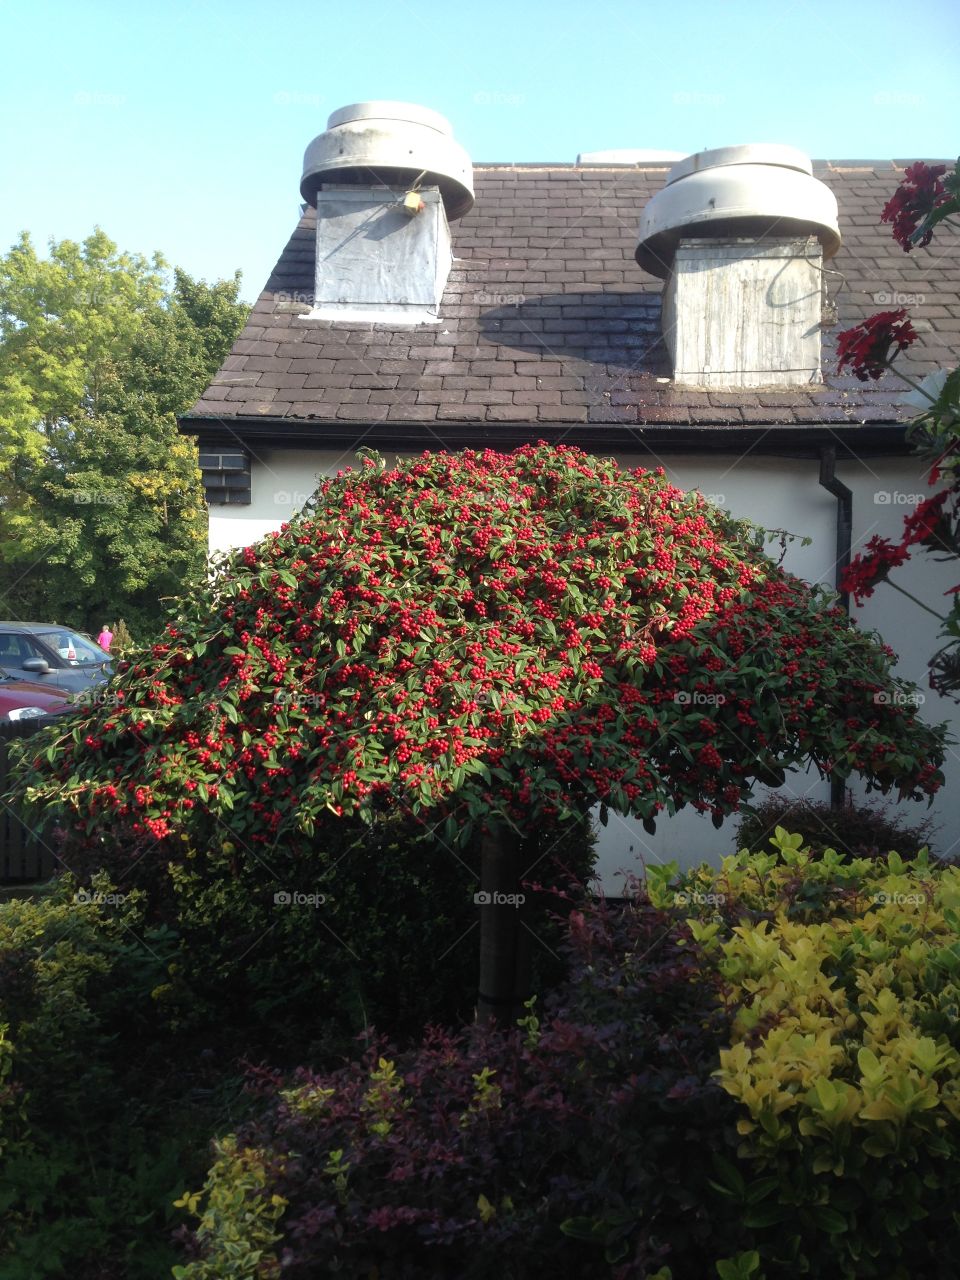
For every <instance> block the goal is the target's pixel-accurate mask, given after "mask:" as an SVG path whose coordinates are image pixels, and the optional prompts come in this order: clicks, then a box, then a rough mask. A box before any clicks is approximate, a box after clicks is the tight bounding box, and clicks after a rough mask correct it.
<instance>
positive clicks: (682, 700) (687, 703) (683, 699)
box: [673, 689, 726, 707]
mask: <svg viewBox="0 0 960 1280" xmlns="http://www.w3.org/2000/svg"><path fill="white" fill-rule="evenodd" d="M673 700H674V702H675V703H676V704H677V706H679V707H722V706H723V704H724V703H725V702H726V698H725V697H724V695H723V694H722V693H704V692H703V691H702V690H701V689H693V690H687V689H678V690H677V692H676V693H675V694H674V695H673Z"/></svg>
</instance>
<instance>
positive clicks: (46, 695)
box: [0, 673, 73, 724]
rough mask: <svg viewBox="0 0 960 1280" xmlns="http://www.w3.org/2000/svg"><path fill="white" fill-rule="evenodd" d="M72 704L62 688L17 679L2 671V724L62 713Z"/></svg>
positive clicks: (0, 703) (0, 692)
mask: <svg viewBox="0 0 960 1280" xmlns="http://www.w3.org/2000/svg"><path fill="white" fill-rule="evenodd" d="M72 705H73V703H72V702H71V700H70V696H69V694H67V693H65V692H64V691H63V690H62V689H58V688H56V687H55V686H53V685H44V684H36V683H34V681H33V680H15V679H14V678H13V677H12V676H6V675H3V673H0V724H6V723H7V721H9V720H32V719H33V718H34V717H36V716H58V715H62V714H63V712H64V711H67V710H69V708H70V707H71V706H72Z"/></svg>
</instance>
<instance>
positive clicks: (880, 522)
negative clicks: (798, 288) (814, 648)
mask: <svg viewBox="0 0 960 1280" xmlns="http://www.w3.org/2000/svg"><path fill="white" fill-rule="evenodd" d="M617 460H618V462H619V463H620V465H621V466H624V467H634V466H646V467H650V466H655V465H658V464H659V465H662V466H663V467H664V468H665V469H666V472H667V475H668V477H669V479H670V480H671V481H672V482H673V483H674V484H676V485H678V486H679V487H680V488H683V489H693V488H698V489H699V490H700V491H701V492H702V493H703V494H704V495H705V496H707V497H709V498H710V500H711V501H713V502H715V503H716V504H717V505H719V506H722V507H725V508H727V509H728V510H730V511H731V512H733V514H735V515H737V516H741V517H745V518H748V519H750V520H753V521H755V522H756V523H757V524H760V525H763V526H764V527H766V528H769V529H774V528H776V529H786V530H788V531H790V532H792V533H795V534H798V535H803V536H806V537H809V538H812V539H813V542H812V544H811V545H810V546H808V547H802V546H801V545H800V543H799V541H795V542H790V543H788V544H787V551H786V556H785V560H784V563H785V566H786V567H787V568H788V569H790V570H791V571H792V572H794V573H796V574H798V575H800V576H802V577H804V578H806V579H807V580H808V581H811V582H824V583H826V584H828V585H830V586H832V585H833V583H834V581H835V564H834V561H835V557H836V536H837V535H836V528H837V502H836V499H835V498H833V497H832V496H831V495H830V494H829V493H827V492H826V491H825V490H824V489H822V488H821V487H820V485H819V483H818V472H819V467H818V463H817V462H816V461H814V460H810V459H807V460H802V461H800V460H784V459H782V458H769V457H756V456H754V455H752V454H749V453H748V454H747V455H746V456H744V457H738V456H725V457H718V456H716V455H703V456H684V457H670V456H668V455H664V456H662V457H660V458H659V459H657V460H652V459H651V458H650V456H649V455H643V456H641V455H639V454H638V455H620V456H619V457H618V459H617ZM351 465H356V459H355V457H354V456H353V455H352V454H349V453H345V452H342V451H339V450H272V451H265V450H258V451H257V452H256V455H255V457H254V460H253V462H252V465H251V503H250V505H249V506H243V507H240V506H238V507H211V509H210V549H211V551H216V550H221V549H226V548H228V547H233V546H245V545H247V544H249V543H251V542H254V541H256V540H257V539H258V538H260V537H262V536H263V535H264V534H265V533H268V532H269V531H270V530H272V529H277V528H279V526H280V525H281V524H282V523H283V522H284V521H285V520H287V519H289V518H290V516H291V515H293V514H294V512H295V511H297V510H299V508H300V507H301V506H302V505H303V503H304V502H305V501H306V499H307V497H308V496H309V495H310V493H312V491H313V490H314V488H315V487H316V485H317V483H318V480H319V478H320V477H322V476H330V475H335V474H336V472H337V471H338V470H341V469H343V468H345V467H348V466H351ZM837 477H838V478H839V479H840V480H841V481H843V483H845V484H847V485H848V486H849V487H850V488H851V489H852V490H853V494H854V499H853V548H854V552H856V550H857V549H858V547H860V546H861V545H862V544H863V543H864V542H865V541H866V540H867V539H868V538H870V537H872V536H873V535H874V534H880V535H881V536H885V537H889V538H892V539H894V540H898V538H899V535H900V529H901V525H902V521H903V516H904V515H905V514H906V513H907V512H908V511H909V510H911V509H912V508H913V507H914V506H915V505H916V502H917V501H919V500H920V498H922V497H926V496H928V494H929V492H930V491H929V490H928V489H927V486H926V483H925V480H924V478H923V472H922V468H921V467H920V466H919V465H918V463H917V461H916V460H915V459H913V458H886V459H879V460H878V459H867V460H864V461H862V462H861V461H851V462H840V463H838V465H837ZM774 550H775V551H776V548H774ZM900 576H901V578H902V580H903V582H904V585H907V586H908V587H909V590H910V591H911V592H912V593H913V594H914V595H916V596H917V597H919V598H920V599H921V600H922V601H923V602H924V603H925V604H927V605H928V606H929V607H931V608H933V609H937V610H942V609H943V607H944V597H943V593H944V592H945V591H946V590H947V589H948V588H949V587H951V586H952V585H954V582H955V580H956V575H955V568H954V567H953V566H951V565H949V564H947V565H939V564H934V563H931V561H930V558H929V557H928V556H924V555H921V557H919V558H918V559H917V561H916V562H915V564H914V565H913V566H912V567H910V568H909V569H908V570H907V573H906V576H904V574H903V571H901V574H900ZM854 613H855V616H856V618H857V621H858V622H859V623H860V625H861V626H864V627H869V628H874V629H876V630H877V631H879V632H880V634H881V635H882V636H883V638H884V640H885V641H886V642H887V643H888V644H889V645H891V647H892V648H893V649H894V650H895V651H896V652H897V654H898V655H899V659H900V660H899V667H898V670H899V672H900V674H902V675H904V676H906V677H907V678H909V679H911V680H913V681H915V682H916V683H917V684H918V685H919V686H920V689H921V694H922V696H923V698H924V699H925V700H924V702H923V703H922V705H921V708H920V710H921V714H922V715H923V716H924V718H925V719H927V720H930V721H934V722H936V721H940V720H949V721H951V724H952V728H953V731H954V733H956V732H957V730H958V729H960V716H958V714H957V709H956V708H955V707H954V704H952V703H951V702H949V701H948V700H945V699H942V698H940V697H939V696H938V695H936V694H934V693H933V692H932V691H931V690H930V689H929V687H928V685H927V666H926V664H927V660H928V658H929V657H930V655H931V654H932V653H933V652H934V650H935V649H936V648H937V641H936V632H937V622H936V620H935V619H934V618H933V617H931V616H930V614H928V613H926V612H924V611H923V610H922V609H920V608H918V607H917V606H916V605H915V604H913V603H912V602H911V601H909V600H907V599H905V598H904V597H903V596H901V595H900V594H899V593H897V592H896V591H894V590H893V589H892V588H891V587H889V586H887V585H881V586H880V587H879V588H878V589H877V591H876V592H875V594H874V596H873V598H872V599H871V600H869V601H868V602H867V604H866V606H865V607H864V608H862V609H855V610H854ZM945 772H946V775H947V786H946V787H945V788H944V789H943V791H942V792H941V795H940V796H939V797H938V798H937V800H936V802H935V804H934V806H933V808H932V809H930V810H928V809H927V806H926V805H925V804H922V803H915V802H909V801H907V802H904V803H903V804H901V805H898V806H896V807H897V810H898V813H899V814H901V815H902V816H904V817H906V818H907V819H908V820H909V821H910V822H918V821H920V820H922V819H924V818H926V817H928V816H931V817H932V819H933V830H932V832H931V841H932V843H933V846H934V848H935V850H936V852H938V853H941V854H945V853H947V852H952V851H953V850H954V848H955V846H956V845H958V844H960V821H958V820H960V787H958V785H957V784H958V782H960V755H958V754H957V752H956V751H953V750H951V751H950V752H949V754H948V758H947V763H946V766H945ZM854 792H855V794H856V795H858V796H860V795H863V794H864V789H863V787H862V786H859V787H858V786H855V787H854ZM781 794H794V795H805V796H808V797H810V798H815V799H819V800H826V799H828V797H829V787H828V786H827V784H826V783H825V782H823V781H822V780H821V779H820V778H819V776H818V775H816V774H815V773H813V774H808V775H804V774H795V775H793V776H792V777H791V778H789V779H788V782H787V786H786V787H785V788H783V789H781ZM871 799H872V800H874V801H877V800H878V797H877V796H876V795H874V796H873V797H871ZM735 830H736V820H735V819H734V820H729V821H727V822H726V823H725V824H724V826H723V827H722V828H721V829H720V830H719V831H718V830H715V829H714V828H713V826H712V824H711V823H710V821H709V819H707V818H703V817H701V816H700V815H698V814H696V813H691V812H686V811H685V812H683V813H680V814H678V815H677V816H676V817H675V818H672V819H660V820H658V823H657V833H656V835H655V836H649V835H648V834H647V833H646V832H645V831H644V830H643V827H642V826H641V825H640V824H639V823H638V822H633V821H630V820H626V819H622V818H619V817H617V816H616V815H614V814H611V815H610V819H609V823H608V825H607V826H606V827H600V828H599V872H600V876H601V880H602V883H603V885H604V888H605V889H606V890H607V892H608V893H616V892H618V891H619V889H620V886H621V885H622V883H623V876H622V874H621V872H622V871H632V872H635V873H636V872H640V871H641V869H642V862H643V861H644V860H645V861H648V862H655V863H659V862H662V861H669V860H671V859H673V860H676V861H678V862H679V863H680V864H681V865H683V866H688V865H691V864H696V863H698V862H700V861H702V860H704V859H707V860H710V861H716V860H717V859H718V858H720V857H721V856H723V855H724V854H726V853H729V852H731V851H732V849H733V847H734V845H735Z"/></svg>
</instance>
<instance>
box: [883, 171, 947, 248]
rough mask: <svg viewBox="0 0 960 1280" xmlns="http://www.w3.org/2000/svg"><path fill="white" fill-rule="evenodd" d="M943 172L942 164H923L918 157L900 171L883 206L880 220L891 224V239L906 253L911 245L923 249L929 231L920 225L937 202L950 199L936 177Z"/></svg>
mask: <svg viewBox="0 0 960 1280" xmlns="http://www.w3.org/2000/svg"><path fill="white" fill-rule="evenodd" d="M946 171H947V166H946V165H944V164H935V165H927V164H924V163H923V161H922V160H918V161H917V162H916V164H912V165H911V166H910V167H909V169H906V170H904V174H905V177H906V181H905V182H902V183H901V184H900V186H899V187H897V189H896V191H895V192H894V193H893V195H892V197H891V198H890V199H889V200H888V201H887V203H886V204H885V205H884V206H883V213H881V215H880V221H881V222H892V223H893V238H894V239H895V240H896V242H897V244H898V245H900V247H901V248H902V249H903V250H904V252H905V253H909V252H910V250H911V249H912V248H913V246H914V244H918V245H919V246H920V248H921V249H923V248H925V247H926V246H927V245H928V244H929V243H930V241H931V239H932V238H933V231H932V230H931V229H930V228H929V227H927V228H924V226H923V224H924V223H925V222H926V220H927V219H928V218H929V216H930V214H931V213H933V211H934V209H936V208H937V207H938V206H939V205H941V204H944V203H945V202H946V201H947V200H949V199H950V196H949V194H948V192H947V191H946V188H945V187H944V185H943V183H942V182H941V181H940V178H941V177H942V175H943V174H944V173H946Z"/></svg>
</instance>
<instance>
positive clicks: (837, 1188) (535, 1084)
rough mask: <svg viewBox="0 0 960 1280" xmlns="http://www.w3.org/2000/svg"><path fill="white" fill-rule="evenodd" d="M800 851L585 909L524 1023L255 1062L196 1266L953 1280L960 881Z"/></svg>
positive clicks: (658, 875)
mask: <svg viewBox="0 0 960 1280" xmlns="http://www.w3.org/2000/svg"><path fill="white" fill-rule="evenodd" d="M802 844H803V838H802V837H801V836H800V835H796V836H791V835H789V834H788V833H787V832H786V831H784V830H782V829H779V830H778V831H777V832H776V834H775V845H776V847H775V848H774V850H773V851H772V852H770V853H768V854H765V853H759V854H750V853H746V852H743V853H741V854H738V855H737V856H735V857H733V858H728V859H726V860H725V861H724V863H723V865H722V866H721V867H720V868H719V869H713V868H709V867H701V868H697V869H695V870H693V871H690V872H688V873H686V874H684V875H682V876H681V875H679V874H678V873H677V869H676V867H675V866H673V867H666V868H659V869H656V870H653V871H651V872H650V873H649V877H648V883H647V892H648V895H649V896H648V898H643V897H641V898H639V899H637V900H636V901H635V902H632V903H629V904H628V905H627V906H626V907H625V908H624V909H623V910H622V911H619V912H617V911H613V910H611V909H608V908H605V907H604V906H603V904H594V905H592V906H591V905H587V906H585V907H584V909H583V910H582V911H575V912H573V913H571V915H570V917H569V920H568V938H567V942H566V944H565V951H566V953H567V955H568V958H569V960H570V962H571V969H570V977H569V980H568V981H567V982H566V983H565V984H563V985H562V986H561V987H560V988H558V989H557V990H556V991H554V992H553V993H552V995H551V996H550V997H549V999H548V1001H547V1003H546V1008H545V1010H544V1012H543V1014H541V1015H538V1016H534V1014H533V1013H531V1014H530V1016H529V1017H528V1018H526V1019H524V1020H523V1023H522V1028H521V1030H520V1031H518V1030H514V1031H511V1032H501V1031H494V1030H490V1029H481V1028H473V1029H467V1030H464V1031H461V1032H459V1033H456V1034H447V1033H443V1032H440V1031H438V1030H432V1031H430V1032H429V1033H428V1034H427V1035H426V1036H425V1037H424V1039H423V1041H422V1043H421V1044H420V1045H419V1047H417V1048H415V1049H411V1050H409V1051H406V1052H400V1053H394V1052H393V1051H391V1050H389V1049H387V1048H386V1046H384V1045H382V1044H379V1043H378V1044H375V1045H374V1046H372V1047H370V1048H369V1049H368V1051H367V1053H366V1055H365V1057H364V1059H363V1060H362V1061H358V1062H355V1063H353V1064H351V1065H349V1066H347V1067H344V1068H342V1069H339V1070H337V1071H334V1072H326V1073H324V1072H316V1071H309V1070H304V1071H301V1072H299V1073H297V1074H296V1075H295V1076H294V1077H293V1079H292V1080H287V1081H284V1080H283V1079H282V1078H281V1077H280V1076H279V1075H278V1076H276V1077H275V1078H273V1079H265V1078H262V1083H263V1084H264V1088H265V1091H266V1093H267V1095H268V1099H271V1102H270V1105H269V1106H268V1108H267V1110H266V1111H265V1112H264V1113H263V1114H259V1115H258V1116H256V1117H255V1118H253V1119H252V1120H251V1122H250V1123H249V1124H248V1125H247V1126H245V1127H244V1128H243V1129H241V1130H240V1132H239V1134H238V1136H237V1142H236V1144H234V1145H230V1146H229V1147H226V1148H221V1154H220V1158H219V1159H218V1161H217V1163H216V1164H215V1166H214V1168H213V1170H212V1172H211V1174H210V1175H209V1178H208V1182H207V1186H206V1188H205V1190H204V1192H203V1193H202V1194H200V1193H194V1195H192V1196H189V1197H188V1201H189V1202H190V1206H191V1207H192V1208H193V1209H194V1210H195V1211H196V1214H197V1217H198V1218H199V1219H200V1223H201V1225H200V1228H199V1229H198V1230H197V1231H196V1232H195V1233H194V1235H193V1237H192V1253H191V1256H190V1259H189V1260H188V1262H187V1263H186V1265H185V1266H184V1268H183V1270H182V1271H179V1272H178V1273H177V1274H178V1275H179V1276H181V1277H182V1280H221V1278H223V1277H228V1276H233V1275H234V1272H233V1271H231V1270H230V1269H229V1267H230V1265H232V1264H231V1263H230V1261H229V1259H230V1257H231V1256H232V1255H231V1250H233V1251H234V1252H236V1253H237V1254H241V1253H243V1251H244V1250H246V1251H248V1252H249V1251H250V1250H257V1249H261V1250H262V1253H261V1261H260V1265H261V1268H262V1270H261V1272H260V1274H261V1275H263V1276H271V1275H273V1274H278V1268H280V1264H281V1261H282V1274H284V1275H285V1276H289V1277H290V1280H300V1278H301V1277H303V1280H308V1278H310V1277H313V1276H316V1275H320V1274H327V1273H333V1272H335V1273H336V1274H338V1275H341V1276H342V1277H344V1280H367V1277H369V1276H371V1275H375V1276H378V1277H380V1278H381V1280H417V1278H421V1277H422V1278H423V1280H426V1277H429V1276H434V1275H437V1274H444V1275H447V1274H449V1275H451V1276H452V1275H456V1276H458V1277H460V1276H462V1277H469V1278H470V1280H487V1278H491V1280H492V1278H493V1277H509V1280H536V1278H537V1277H540V1276H542V1275H547V1274H549V1275H551V1276H556V1277H560V1278H562V1277H568V1276H569V1277H571V1278H572V1277H574V1276H577V1277H579V1276H590V1277H602V1276H603V1277H608V1278H609V1280H652V1278H653V1277H654V1276H656V1277H658V1278H659V1280H705V1278H706V1277H710V1276H718V1277H720V1278H721V1280H745V1278H746V1277H751V1280H794V1277H796V1276H800V1275H816V1276H824V1277H829V1278H830V1280H860V1278H861V1277H863V1278H869V1277H873V1278H875V1280H948V1278H949V1277H951V1276H953V1275H954V1274H955V1256H956V1253H957V1250H958V1247H960V1211H958V1209H957V1204H958V1193H960V1129H958V1124H957V1121H958V1119H960V940H958V931H960V870H958V869H957V868H953V867H947V868H944V867H937V866H934V865H932V864H931V862H930V860H929V858H928V857H927V856H926V855H925V854H923V855H920V856H918V857H917V858H916V859H914V860H913V861H912V862H905V861H904V860H903V859H902V858H901V857H900V856H899V855H898V854H895V853H891V854H890V855H889V856H888V857H887V858H885V859H878V858H860V859H853V860H849V859H846V858H844V857H842V856H841V855H840V854H838V853H837V852H836V851H833V850H829V849H828V850H825V851H824V852H823V854H822V856H821V857H819V858H816V859H814V858H812V857H811V856H810V855H809V854H807V853H806V852H801V851H800V847H801V846H802ZM194 1197H195V1198H194ZM214 1209H215V1210H216V1212H215V1213H214V1212H213V1210H214ZM254 1274H257V1273H254Z"/></svg>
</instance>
